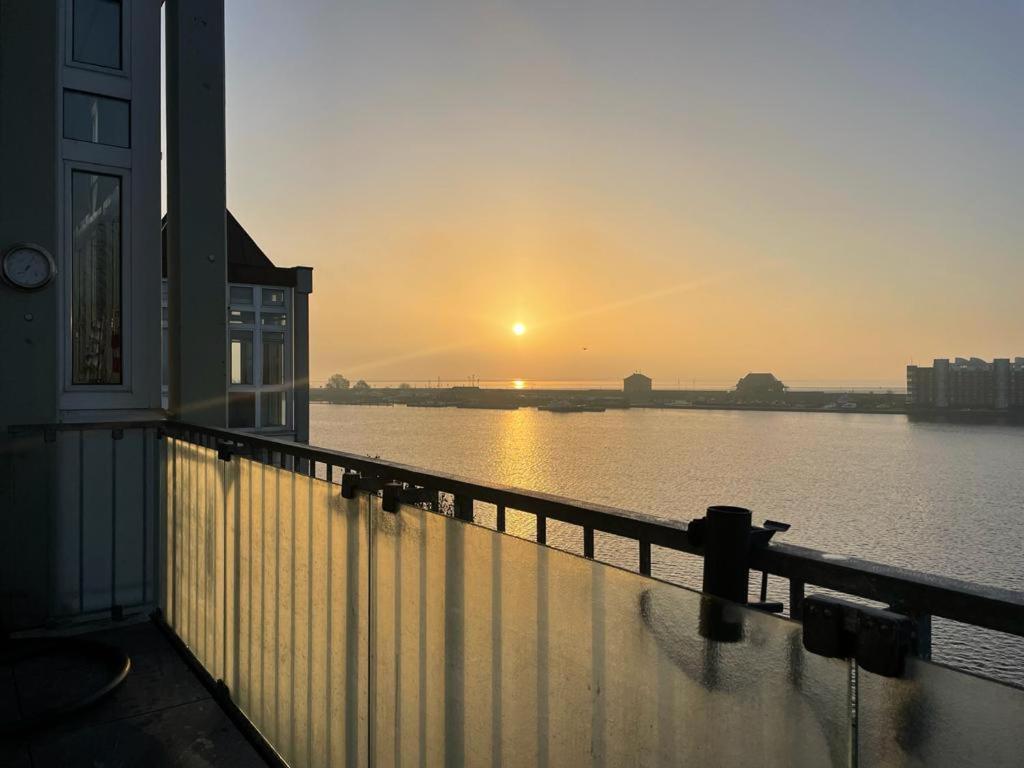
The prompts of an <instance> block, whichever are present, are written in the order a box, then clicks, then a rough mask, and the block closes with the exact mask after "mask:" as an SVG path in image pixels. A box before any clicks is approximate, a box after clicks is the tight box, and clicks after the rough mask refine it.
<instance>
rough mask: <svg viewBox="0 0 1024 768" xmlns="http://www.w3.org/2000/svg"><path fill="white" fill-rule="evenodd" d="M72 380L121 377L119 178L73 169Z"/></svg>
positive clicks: (89, 381) (107, 381)
mask: <svg viewBox="0 0 1024 768" xmlns="http://www.w3.org/2000/svg"><path fill="white" fill-rule="evenodd" d="M71 282H72V285H71V350H72V351H71V381H72V383H74V384H120V383H121V354H122V350H121V179H120V178H119V177H117V176H106V175H103V174H95V173H87V172H83V171H74V172H73V173H72V174H71Z"/></svg>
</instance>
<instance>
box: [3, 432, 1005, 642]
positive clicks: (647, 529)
mask: <svg viewBox="0 0 1024 768" xmlns="http://www.w3.org/2000/svg"><path fill="white" fill-rule="evenodd" d="M143 427H147V428H154V427H155V428H158V429H160V430H162V432H163V433H164V434H168V435H172V436H174V437H177V438H181V439H184V440H186V441H188V442H191V443H194V444H197V445H202V446H205V447H208V448H211V449H215V450H219V451H221V452H222V455H224V456H225V457H226V456H228V455H230V454H239V455H248V456H249V457H251V458H252V459H253V460H255V461H259V462H263V463H275V461H274V458H275V456H276V457H277V461H276V464H277V465H279V466H285V465H286V462H285V461H284V457H290V458H291V459H292V462H293V463H292V468H296V469H297V468H298V467H299V465H300V463H301V462H305V463H306V466H305V468H304V471H305V472H306V473H308V474H309V475H315V473H316V465H317V464H323V465H324V466H325V467H326V468H327V476H328V478H329V479H333V478H334V472H333V470H334V469H341V470H343V471H345V472H357V473H360V475H361V476H362V477H363V478H364V479H372V480H374V481H376V482H375V483H370V484H366V485H365V487H382V486H383V485H384V484H386V483H389V482H396V483H400V484H403V485H406V486H411V487H415V488H422V489H428V490H430V491H431V492H443V493H449V494H452V495H453V496H454V498H455V502H456V504H455V506H456V514H457V515H459V511H458V510H459V508H460V505H461V506H462V507H463V508H464V507H465V505H466V504H467V503H468V505H469V508H470V510H471V509H472V503H473V502H476V501H479V502H482V503H489V504H493V505H494V506H495V507H496V509H497V512H498V515H497V519H498V526H497V527H498V530H499V531H502V532H504V528H505V526H504V518H505V511H506V510H508V509H513V510H517V511H520V512H525V513H528V514H532V515H534V516H535V517H536V519H537V543H539V544H545V543H546V535H545V526H546V521H547V520H549V519H550V520H558V521H560V522H564V523H568V524H571V525H575V526H579V527H580V528H581V529H582V532H583V549H584V554H585V555H586V556H587V557H593V540H594V539H593V537H594V532H595V531H601V532H603V533H607V534H611V535H614V536H619V537H623V538H626V539H632V540H634V541H636V542H637V545H638V559H639V568H638V570H639V571H640V572H641V573H643V574H645V575H650V572H651V546H652V545H653V546H659V547H664V548H666V549H670V550H675V551H678V552H684V553H688V554H692V555H697V556H703V555H704V548H703V546H702V544H701V543H700V542H699V540H695V537H693V536H691V535H690V530H689V526H688V525H687V523H685V522H681V521H666V520H662V519H660V518H658V517H655V516H653V515H650V514H646V513H642V512H636V511H632V510H626V509H620V508H617V507H611V506H606V505H602V504H595V503H591V502H585V501H579V500H576V499H570V498H566V497H562V496H557V495H553V494H548V493H542V492H539V491H531V490H526V489H523V488H515V487H511V486H505V485H500V484H495V483H484V482H479V481H476V480H471V479H469V478H465V477H460V476H458V475H452V474H446V473H440V472H435V471H431V470H426V469H421V468H418V467H412V466H408V465H405V464H400V463H396V462H391V461H385V460H381V459H374V458H369V457H366V456H358V455H355V454H351V453H345V452H343V451H335V450H330V449H326V448H318V447H314V446H308V445H304V444H301V443H294V442H290V441H288V440H284V439H279V438H274V437H267V436H263V435H258V434H254V433H250V432H239V431H236V430H230V429H221V428H216V427H207V426H200V425H196V424H188V423H183V422H176V421H155V422H154V421H144V422H104V423H89V424H85V423H68V424H47V425H26V426H18V427H11V428H10V430H9V431H10V432H11V433H12V434H24V433H32V432H35V433H38V432H44V433H45V432H53V431H62V430H83V429H89V430H91V429H111V430H114V429H129V428H143ZM471 515H472V512H470V514H469V517H470V519H472V518H471ZM460 516H463V517H464V516H465V515H460ZM750 567H751V568H752V569H754V570H759V571H762V573H764V574H768V575H772V576H778V577H781V578H785V579H787V580H788V581H789V584H790V590H789V591H790V599H791V606H790V614H791V616H793V617H794V618H799V615H800V606H801V603H802V599H803V594H804V589H805V586H806V585H815V586H817V587H821V588H825V589H830V590H834V591H836V592H841V593H844V594H847V595H853V596H857V597H860V598H864V599H868V600H874V601H878V602H882V603H885V604H887V605H891V606H896V607H897V608H898V609H899V610H900V611H901V612H904V613H907V614H909V615H912V616H914V617H916V618H917V619H919V620H927V618H928V617H930V616H939V617H942V618H945V619H950V620H953V621H958V622H962V623H965V624H971V625H974V626H978V627H983V628H986V629H992V630H996V631H1000V632H1006V633H1009V634H1013V635H1017V636H1022V637H1024V592H1018V591H1013V590H1009V589H1004V588H1000V587H992V586H987V585H981V584H975V583H972V582H968V581H963V580H961V579H953V578H949V577H945V576H937V575H934V574H928V573H923V572H919V571H913V570H909V569H905V568H899V567H895V566H891V565H884V564H881V563H875V562H871V561H867V560H861V559H859V558H853V557H838V556H835V555H829V554H827V553H824V552H821V551H818V550H814V549H808V548H805V547H799V546H794V545H789V544H780V543H770V544H767V545H765V546H763V547H757V548H754V549H753V550H752V551H751V553H750Z"/></svg>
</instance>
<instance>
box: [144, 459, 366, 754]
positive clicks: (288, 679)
mask: <svg viewBox="0 0 1024 768" xmlns="http://www.w3.org/2000/svg"><path fill="white" fill-rule="evenodd" d="M167 457H168V459H167V460H168V465H169V466H168V469H167V477H168V513H167V519H168V526H169V528H168V542H167V555H168V557H167V560H168V569H167V576H168V581H167V592H166V594H165V596H164V605H165V607H166V610H165V613H166V616H167V620H168V621H169V622H170V623H171V625H172V627H173V628H174V629H175V631H176V632H177V633H178V635H179V636H180V637H181V638H182V639H183V640H185V642H186V643H188V645H189V647H190V649H191V650H192V652H193V653H194V654H195V655H196V656H197V657H198V659H199V661H200V662H201V663H202V664H203V666H205V667H206V668H207V670H209V671H210V673H211V674H213V675H214V676H215V677H221V678H223V679H224V681H225V682H226V683H227V685H228V686H229V688H230V690H231V693H232V698H233V699H234V700H235V702H236V703H237V704H238V706H239V707H240V708H241V710H242V711H243V712H244V713H245V715H246V716H247V717H248V718H249V719H250V720H251V721H252V722H253V724H254V725H255V726H256V727H257V728H259V730H260V732H261V733H262V734H263V735H264V736H266V738H267V739H268V740H270V741H271V743H272V744H273V746H274V748H275V749H276V750H277V751H278V752H279V753H280V754H281V756H282V757H283V758H284V759H285V760H286V761H287V762H289V763H290V764H292V765H306V766H313V767H314V768H318V767H319V766H325V767H326V766H330V765H365V764H366V763H367V755H366V727H367V712H368V706H367V697H366V692H367V690H368V688H369V679H368V666H367V658H368V652H369V649H368V644H367V628H368V581H367V578H368V569H367V560H368V546H367V523H366V520H367V503H368V502H367V497H366V496H365V495H360V496H359V497H358V498H356V499H352V500H347V499H343V498H341V495H340V493H339V489H338V486H337V485H332V484H330V483H326V482H324V481H321V480H315V479H313V478H309V477H307V476H305V475H303V474H298V473H295V472H291V471H288V470H284V469H278V468H276V467H272V466H267V465H264V464H260V463H256V462H252V461H250V460H248V459H243V458H240V457H235V458H233V459H232V460H231V461H230V462H223V461H218V460H217V455H216V453H215V452H213V451H210V450H208V449H205V448H199V447H197V446H194V445H191V444H189V443H186V442H183V441H179V440H173V439H172V440H169V441H168V448H167Z"/></svg>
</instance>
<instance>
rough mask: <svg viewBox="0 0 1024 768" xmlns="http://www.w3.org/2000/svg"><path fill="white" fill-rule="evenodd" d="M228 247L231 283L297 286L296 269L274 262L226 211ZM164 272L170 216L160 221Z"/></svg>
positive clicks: (229, 279) (165, 270)
mask: <svg viewBox="0 0 1024 768" xmlns="http://www.w3.org/2000/svg"><path fill="white" fill-rule="evenodd" d="M224 213H225V214H226V225H227V227H226V232H227V246H228V282H229V283H254V284H256V285H282V286H287V287H294V286H295V269H289V268H285V267H277V266H274V262H272V261H271V260H270V258H269V257H268V256H267V254H265V253H264V252H263V249H262V248H260V247H259V246H258V245H256V241H255V240H253V239H252V238H251V237H250V236H249V233H248V232H246V231H245V229H243V228H242V225H241V224H239V223H238V219H236V218H235V217H234V215H233V214H232V213H231V211H228V210H225V211H224ZM160 254H161V268H162V270H163V272H162V274H163V276H164V277H167V216H164V218H163V220H162V221H161V223H160Z"/></svg>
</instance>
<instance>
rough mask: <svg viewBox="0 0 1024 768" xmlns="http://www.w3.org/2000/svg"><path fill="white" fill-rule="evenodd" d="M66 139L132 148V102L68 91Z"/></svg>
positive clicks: (66, 93)
mask: <svg viewBox="0 0 1024 768" xmlns="http://www.w3.org/2000/svg"><path fill="white" fill-rule="evenodd" d="M64 138H65V139H75V140H76V141H90V142H92V143H94V144H110V145H111V146H114V147H129V146H131V139H130V135H129V117H128V102H127V101H121V100H120V99H109V98H107V97H105V96H96V95H95V94H92V93H82V92H80V91H64Z"/></svg>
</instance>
